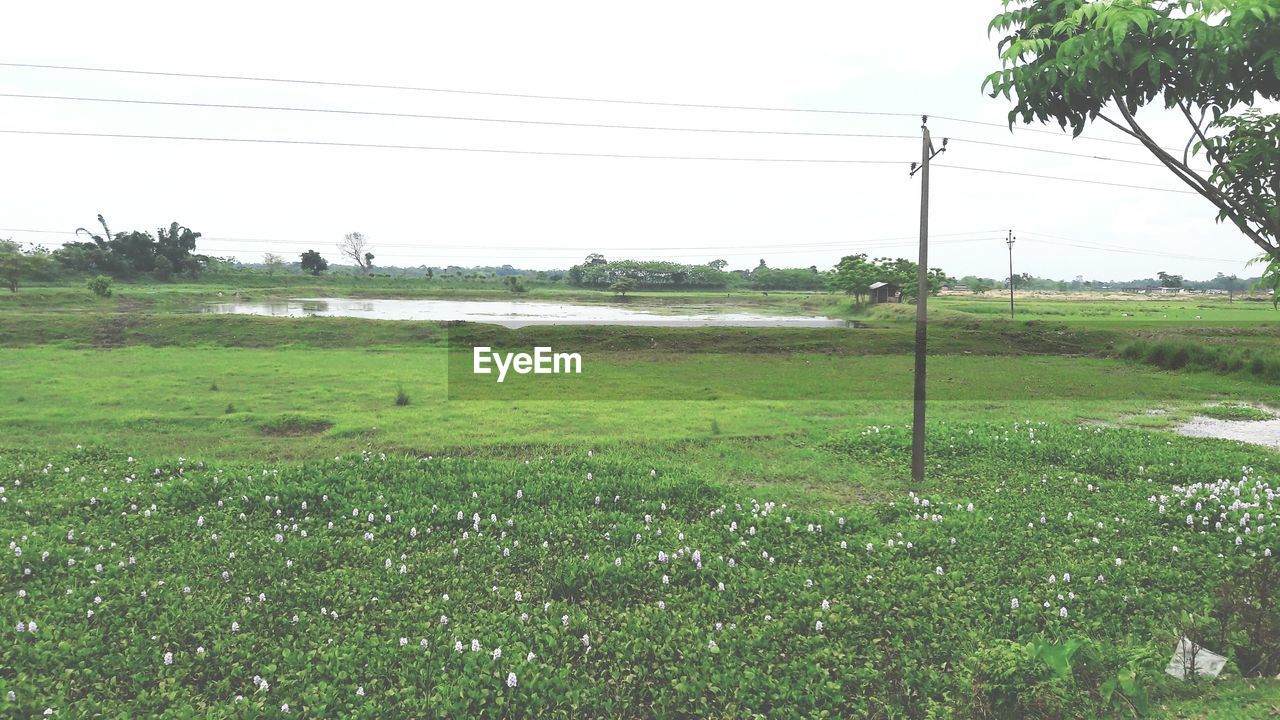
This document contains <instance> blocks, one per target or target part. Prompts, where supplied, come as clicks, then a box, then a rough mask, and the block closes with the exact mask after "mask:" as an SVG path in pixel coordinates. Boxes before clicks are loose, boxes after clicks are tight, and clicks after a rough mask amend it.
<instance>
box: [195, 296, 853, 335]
mask: <svg viewBox="0 0 1280 720" xmlns="http://www.w3.org/2000/svg"><path fill="white" fill-rule="evenodd" d="M664 310H667V311H669V312H663V313H655V312H648V311H645V310H632V309H630V308H623V307H616V306H612V305H565V304H561V303H545V302H510V301H487V300H393V299H382V298H375V299H363V300H357V299H350V298H296V299H291V300H280V301H273V302H247V301H237V302H225V303H206V304H205V305H203V306H202V307H201V309H200V311H201V312H204V313H214V314H223V315H227V314H231V315H266V316H271V317H308V316H318V317H356V318H367V319H370V320H437V321H455V320H457V321H466V322H474V323H490V324H494V325H502V326H504V327H508V328H519V327H526V326H529V325H647V326H667V327H849V323H848V322H847V321H844V320H837V319H833V318H828V317H821V316H818V317H802V316H796V315H760V314H755V313H718V312H713V311H711V310H712V309H711V308H710V307H707V306H701V307H700V306H683V307H670V308H664Z"/></svg>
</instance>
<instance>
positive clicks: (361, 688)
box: [356, 685, 364, 697]
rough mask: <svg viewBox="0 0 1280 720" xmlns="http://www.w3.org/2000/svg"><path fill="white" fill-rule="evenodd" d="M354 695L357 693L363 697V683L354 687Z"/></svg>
mask: <svg viewBox="0 0 1280 720" xmlns="http://www.w3.org/2000/svg"><path fill="white" fill-rule="evenodd" d="M356 695H359V696H360V697H364V686H363V685H361V686H360V687H358V688H356Z"/></svg>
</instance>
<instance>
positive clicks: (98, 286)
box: [88, 275, 111, 297]
mask: <svg viewBox="0 0 1280 720" xmlns="http://www.w3.org/2000/svg"><path fill="white" fill-rule="evenodd" d="M88 287H89V290H91V291H93V294H94V295H97V296H98V297H111V278H109V277H107V276H106V275H99V276H97V277H95V278H92V279H90V280H89V282H88Z"/></svg>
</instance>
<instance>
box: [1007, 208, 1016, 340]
mask: <svg viewBox="0 0 1280 720" xmlns="http://www.w3.org/2000/svg"><path fill="white" fill-rule="evenodd" d="M1016 240H1017V238H1015V237H1014V236H1013V230H1010V231H1009V239H1008V240H1005V242H1006V243H1008V244H1009V319H1010V320H1012V319H1013V243H1014V242H1015V241H1016Z"/></svg>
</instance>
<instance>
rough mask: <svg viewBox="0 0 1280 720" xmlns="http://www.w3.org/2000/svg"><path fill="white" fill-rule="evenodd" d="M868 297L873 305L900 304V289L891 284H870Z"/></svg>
mask: <svg viewBox="0 0 1280 720" xmlns="http://www.w3.org/2000/svg"><path fill="white" fill-rule="evenodd" d="M870 296H871V302H872V303H873V304H874V303H892V302H902V288H900V287H898V286H897V285H895V284H894V283H891V282H877V283H871V293H870Z"/></svg>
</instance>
